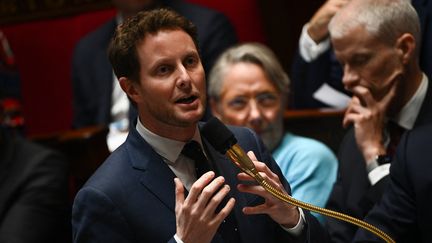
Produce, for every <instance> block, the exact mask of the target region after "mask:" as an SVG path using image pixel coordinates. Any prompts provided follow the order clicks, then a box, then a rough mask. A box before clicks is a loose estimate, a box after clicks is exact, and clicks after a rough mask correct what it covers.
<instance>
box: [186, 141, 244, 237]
mask: <svg viewBox="0 0 432 243" xmlns="http://www.w3.org/2000/svg"><path fill="white" fill-rule="evenodd" d="M181 153H182V154H183V155H185V156H186V157H188V158H190V159H192V160H193V161H194V162H195V171H196V175H197V179H198V178H200V177H201V176H202V175H203V174H204V173H206V172H207V171H210V170H213V171H214V172H215V173H216V171H215V170H214V169H212V166H211V163H210V161H208V160H207V157H206V156H205V155H204V153H203V150H202V148H201V145H200V144H199V143H198V142H197V141H194V140H191V141H190V142H188V143H186V144H185V146H184V147H183V150H182V152H181ZM227 201H228V200H227V199H226V198H225V199H224V200H222V202H221V204H220V205H219V206H224V205H225V204H226V203H227ZM221 208H222V207H218V208H217V210H216V211H217V212H219V210H220V209H221ZM218 233H219V234H220V236H221V237H222V238H223V241H224V242H226V243H228V242H232V243H238V242H241V240H240V236H239V233H238V231H237V220H236V218H235V216H234V212H233V211H232V212H231V213H230V214H229V215H228V217H226V218H225V220H224V222H223V223H222V224H221V225H220V226H219V229H218Z"/></svg>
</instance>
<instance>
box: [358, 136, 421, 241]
mask: <svg viewBox="0 0 432 243" xmlns="http://www.w3.org/2000/svg"><path fill="white" fill-rule="evenodd" d="M408 137H409V136H406V137H405V139H402V140H401V142H400V144H399V147H398V151H397V154H396V159H395V161H393V162H392V165H391V167H390V176H389V177H390V184H389V187H388V189H387V190H386V192H385V194H384V195H383V197H382V200H381V201H380V202H378V203H377V204H376V205H375V207H374V208H373V209H372V210H371V211H370V212H369V214H368V215H367V217H366V218H365V221H366V222H368V223H370V224H372V225H374V226H376V227H378V228H380V229H381V230H383V231H384V232H386V233H387V234H389V235H390V236H391V237H392V238H393V239H394V240H395V241H396V242H425V241H424V240H423V241H422V240H421V239H420V238H419V237H420V235H419V234H418V233H416V227H419V225H418V224H419V222H418V220H417V215H418V209H417V204H418V203H417V202H416V201H415V199H416V198H418V196H416V195H415V191H416V189H415V188H414V187H415V186H414V184H415V182H414V183H413V181H412V178H410V177H411V176H410V171H412V168H410V164H414V163H416V162H417V161H414V160H416V159H419V160H420V158H418V157H417V156H420V157H421V154H423V155H424V154H428V153H429V151H422V150H421V149H420V151H418V149H417V148H415V147H418V146H417V145H413V146H412V148H414V150H411V151H409V150H410V148H409V147H410V145H409V144H408V143H407V140H408ZM413 158H416V159H414V160H413ZM411 160H413V161H411ZM424 213H427V212H424ZM354 242H382V240H380V239H379V238H378V237H376V236H375V235H373V234H371V233H370V232H368V231H366V230H363V229H360V230H359V231H358V232H357V234H356V236H355V239H354Z"/></svg>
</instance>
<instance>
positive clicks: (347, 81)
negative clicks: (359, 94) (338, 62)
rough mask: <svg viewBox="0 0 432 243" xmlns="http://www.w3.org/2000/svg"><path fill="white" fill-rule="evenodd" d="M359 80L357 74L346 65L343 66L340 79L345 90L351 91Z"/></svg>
mask: <svg viewBox="0 0 432 243" xmlns="http://www.w3.org/2000/svg"><path fill="white" fill-rule="evenodd" d="M358 80H359V76H358V74H357V72H355V71H354V70H353V69H352V68H350V67H349V66H348V65H345V66H344V73H343V77H342V83H343V84H344V87H345V89H346V90H351V89H352V88H353V87H354V86H356V85H357V83H358Z"/></svg>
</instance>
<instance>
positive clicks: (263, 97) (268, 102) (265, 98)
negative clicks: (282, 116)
mask: <svg viewBox="0 0 432 243" xmlns="http://www.w3.org/2000/svg"><path fill="white" fill-rule="evenodd" d="M256 99H257V101H258V103H259V104H261V105H263V106H272V105H274V104H276V103H277V101H278V97H277V95H276V94H272V93H264V94H260V95H258V96H257V97H256Z"/></svg>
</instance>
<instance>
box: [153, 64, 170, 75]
mask: <svg viewBox="0 0 432 243" xmlns="http://www.w3.org/2000/svg"><path fill="white" fill-rule="evenodd" d="M170 70H171V68H170V67H169V66H166V65H163V66H159V67H158V68H157V69H156V74H157V75H166V74H168V73H169V72H170Z"/></svg>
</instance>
